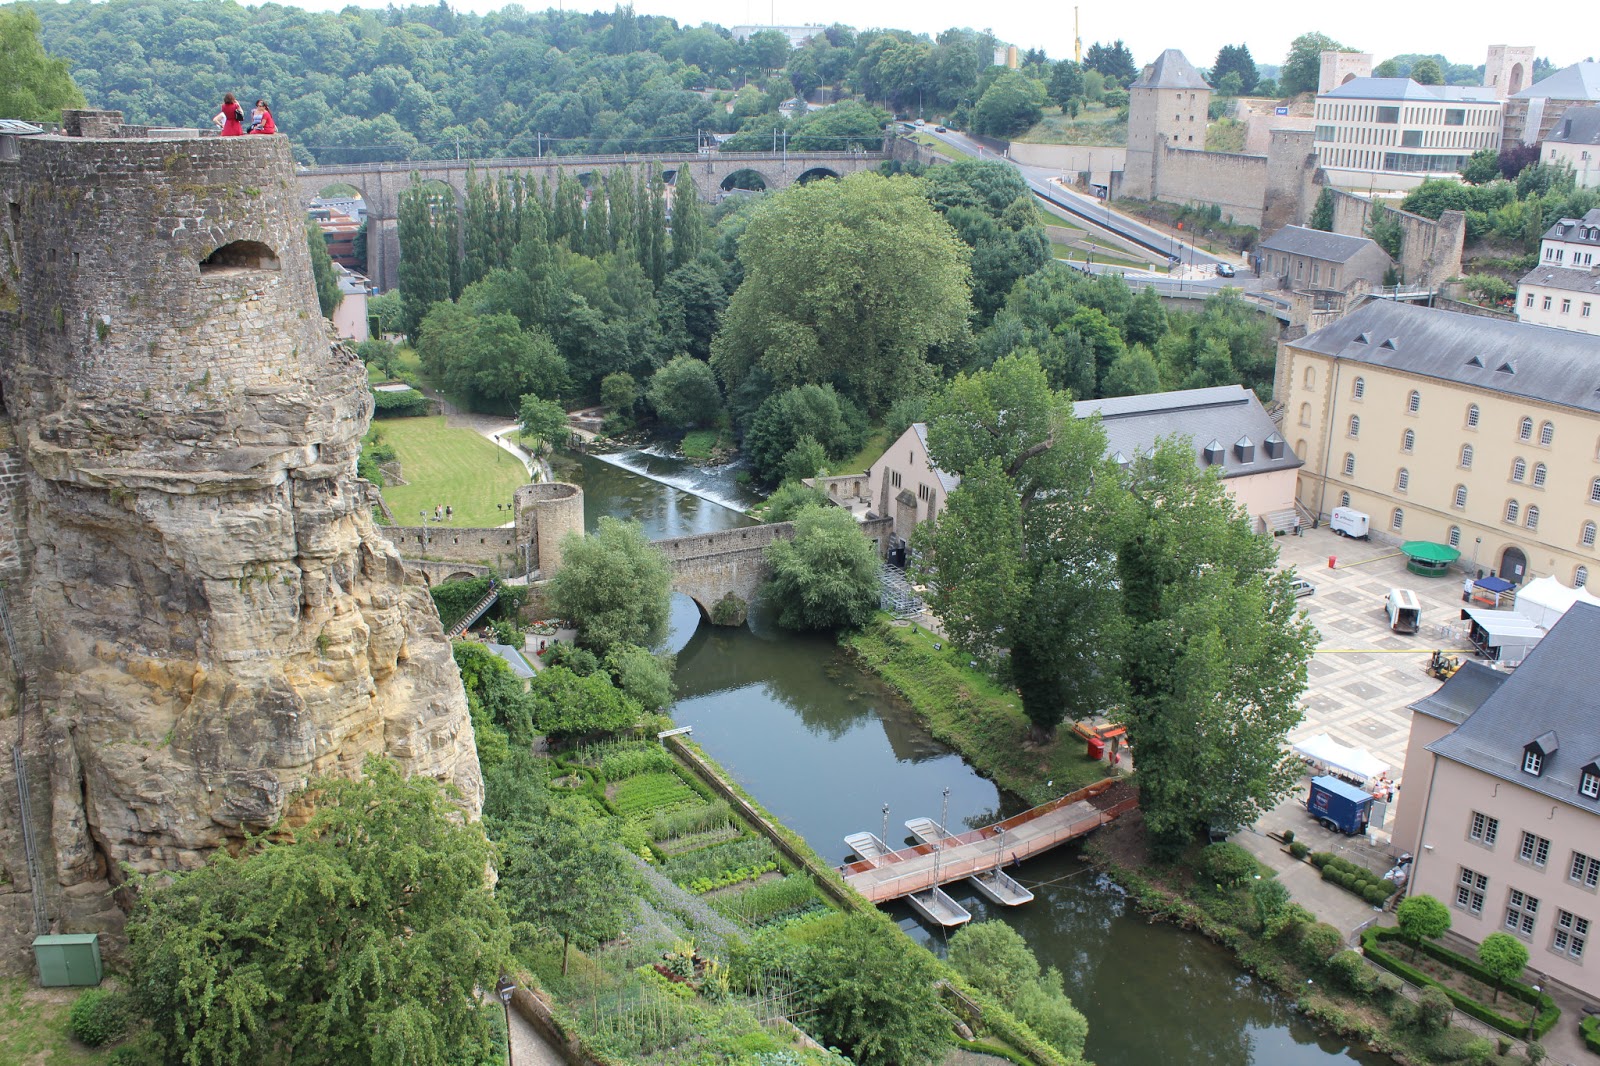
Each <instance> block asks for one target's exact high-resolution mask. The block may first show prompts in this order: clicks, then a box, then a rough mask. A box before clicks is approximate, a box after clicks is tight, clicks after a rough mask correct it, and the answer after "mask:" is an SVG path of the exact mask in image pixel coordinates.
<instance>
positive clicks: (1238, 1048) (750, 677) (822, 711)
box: [561, 453, 1389, 1066]
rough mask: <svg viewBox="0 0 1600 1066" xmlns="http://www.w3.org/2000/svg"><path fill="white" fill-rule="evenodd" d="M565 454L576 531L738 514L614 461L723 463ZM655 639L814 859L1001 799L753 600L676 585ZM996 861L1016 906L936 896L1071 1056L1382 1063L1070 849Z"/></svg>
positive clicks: (839, 658)
mask: <svg viewBox="0 0 1600 1066" xmlns="http://www.w3.org/2000/svg"><path fill="white" fill-rule="evenodd" d="M577 462H578V464H579V466H578V467H575V468H569V469H567V470H564V471H562V474H561V476H569V477H573V478H574V479H578V478H581V479H582V481H583V484H584V493H585V506H586V512H587V518H588V521H589V523H590V525H591V526H592V525H593V524H594V523H595V522H596V521H598V519H599V517H600V516H601V515H606V514H614V515H617V516H619V517H631V518H638V519H639V520H640V521H642V522H644V523H645V525H646V528H647V530H649V531H650V533H651V535H652V536H654V537H661V536H679V535H683V534H687V533H699V532H710V531H713V530H716V529H726V528H731V527H733V526H737V525H741V524H745V523H746V522H748V521H749V520H748V519H747V518H745V517H744V516H743V515H741V514H739V513H738V512H736V511H733V510H730V509H729V508H727V507H724V506H721V505H720V504H718V503H714V502H712V501H711V500H710V499H705V498H702V497H699V496H690V495H687V494H686V493H685V492H684V491H680V490H678V489H676V488H674V487H672V485H670V484H664V483H662V482H660V481H653V480H648V479H647V478H646V477H645V476H643V475H642V474H640V473H636V472H634V471H633V470H632V469H629V467H639V468H649V469H650V470H651V473H652V476H655V477H663V478H666V479H668V480H669V481H674V480H675V481H682V482H684V483H685V485H686V487H691V488H692V490H698V491H700V492H702V493H704V494H705V495H707V496H719V495H720V496H722V497H723V498H727V499H730V500H736V499H737V498H738V497H737V496H736V495H735V493H736V492H737V486H736V485H735V484H734V482H733V481H732V477H731V472H729V471H726V470H724V471H722V472H720V473H719V472H712V473H710V474H707V473H705V472H701V471H696V470H695V469H694V468H693V467H690V466H688V464H683V463H681V461H678V460H671V459H668V458H664V457H662V456H656V455H651V456H648V457H646V456H642V455H640V454H639V453H625V454H623V455H621V456H616V457H611V458H610V460H609V461H602V460H600V459H598V458H595V457H592V456H584V457H581V458H580V459H578V460H577ZM686 467H687V469H685V468H686ZM690 501H693V502H690ZM668 645H669V647H670V648H671V649H672V650H673V651H675V652H677V654H678V664H677V673H676V681H677V686H678V700H677V703H676V705H675V706H674V707H673V708H672V715H673V717H674V719H676V721H677V722H678V724H679V725H687V726H693V727H694V738H695V740H696V741H697V742H699V743H700V745H701V746H702V747H704V748H705V749H706V751H707V752H709V753H710V754H711V755H712V756H713V757H715V758H716V759H717V760H718V761H719V762H721V763H722V765H723V766H724V767H725V768H726V769H727V771H728V772H729V773H730V774H731V775H732V776H733V777H734V778H735V779H736V780H738V782H739V784H740V785H742V786H743V787H744V788H745V789H746V790H748V791H749V792H750V793H751V795H753V796H755V797H756V799H758V800H759V801H760V802H761V803H762V804H763V805H765V806H766V807H767V809H768V810H770V811H772V813H773V814H775V815H776V816H778V817H779V818H780V819H782V820H783V822H784V823H785V824H787V825H788V826H790V827H791V828H792V829H794V830H795V832H797V833H799V834H800V835H801V836H803V837H804V838H805V839H806V841H807V842H808V843H809V844H810V845H811V846H812V848H813V849H815V850H816V851H817V853H818V854H820V855H821V856H822V857H823V858H824V859H827V860H829V861H833V862H840V861H843V859H844V856H845V853H846V848H845V844H844V839H843V838H844V836H845V834H847V833H852V832H857V831H859V830H863V829H868V830H872V831H873V832H879V833H881V832H882V831H883V822H884V813H883V808H884V806H885V805H886V804H887V805H888V807H889V828H888V837H889V839H890V840H891V841H899V840H900V839H901V838H903V837H904V836H905V829H904V822H905V820H906V819H908V818H913V817H918V816H927V817H932V818H938V817H940V813H941V805H942V804H943V803H944V802H945V797H944V795H943V790H945V789H949V797H948V803H949V817H948V822H949V823H950V824H951V825H967V824H972V825H976V824H981V823H983V822H987V821H992V820H993V819H994V817H995V815H996V814H997V813H999V812H1004V813H1008V814H1009V813H1013V812H1014V811H1016V810H1017V809H1019V808H1018V805H1017V804H1016V803H1015V802H1014V801H1010V800H1008V798H1007V797H1004V796H1002V795H1001V793H1000V791H999V790H998V789H997V788H996V787H995V785H994V784H993V783H992V782H990V781H988V780H987V779H986V778H984V777H982V776H980V775H979V774H978V773H977V772H976V771H974V770H973V769H972V768H971V767H970V766H968V765H967V764H966V763H965V761H964V760H962V758H961V757H960V756H959V755H957V754H956V753H954V752H952V751H951V750H950V749H948V748H946V747H945V746H943V745H942V744H940V743H938V742H937V741H935V740H934V739H933V738H932V737H930V736H929V735H928V733H927V732H926V731H925V730H924V729H923V728H922V727H921V726H920V725H919V724H918V723H917V721H916V719H915V717H914V716H913V715H912V714H911V712H910V710H909V708H908V707H906V705H905V704H904V703H903V701H901V700H899V699H898V698H897V697H895V696H894V695H893V694H892V693H891V692H889V691H888V690H887V689H886V688H885V687H884V686H883V685H882V684H881V683H880V682H879V681H878V680H877V679H876V678H875V677H873V676H872V675H870V674H868V673H866V672H864V671H862V670H860V669H858V668H857V667H856V666H855V665H854V664H853V663H851V662H850V661H849V659H848V658H847V657H846V656H844V655H843V654H842V653H841V652H840V650H839V649H838V647H837V646H836V645H835V644H834V643H833V642H832V641H831V640H827V639H824V638H820V637H809V636H796V635H794V634H791V633H782V632H777V631H774V630H773V629H771V628H770V627H769V626H767V625H766V624H764V621H763V617H762V612H761V611H760V610H759V609H757V610H756V611H755V612H754V615H753V618H752V622H751V625H750V626H749V627H744V628H740V629H726V628H721V627H714V626H711V625H709V624H702V623H701V622H700V620H699V613H698V610H697V609H696V608H695V606H694V605H693V603H692V602H690V601H689V600H688V599H686V598H685V597H682V596H677V597H674V601H673V611H672V634H671V636H670V637H669V638H668ZM1013 872H1014V873H1015V875H1016V877H1017V879H1018V880H1020V881H1022V882H1023V883H1024V884H1025V885H1027V886H1028V887H1029V888H1031V889H1032V890H1033V892H1034V894H1035V897H1036V898H1035V899H1034V901H1033V902H1032V903H1029V904H1026V905H1024V906H1022V907H1018V908H991V907H990V905H988V904H986V902H985V901H984V900H983V899H982V897H980V896H978V895H977V894H976V893H975V892H972V891H969V890H965V889H964V888H963V887H962V886H960V885H956V886H953V887H952V888H951V889H950V891H951V894H952V895H954V896H955V897H956V898H957V899H958V900H959V901H960V902H961V903H962V904H963V905H965V906H966V907H967V909H968V910H970V911H972V912H973V915H974V917H975V918H978V919H981V918H991V917H992V918H998V919H1000V920H1002V921H1006V922H1008V923H1010V924H1011V925H1012V926H1013V927H1014V928H1016V930H1017V931H1018V932H1019V933H1021V934H1022V935H1023V937H1024V938H1025V939H1026V940H1027V942H1028V944H1029V946H1030V947H1032V949H1033V951H1034V953H1035V954H1036V955H1037V956H1038V958H1039V961H1040V963H1041V964H1043V965H1045V966H1055V967H1058V968H1059V969H1060V970H1061V972H1062V974H1063V976H1064V977H1065V981H1066V987H1067V992H1068V994H1069V995H1070V996H1071V997H1072V1000H1073V1002H1074V1003H1075V1004H1077V1006H1078V1008H1079V1009H1080V1010H1082V1011H1083V1013H1084V1014H1085V1015H1086V1016H1087V1017H1088V1019H1089V1043H1088V1047H1087V1048H1086V1052H1087V1054H1088V1056H1089V1058H1090V1059H1092V1060H1093V1061H1094V1062H1096V1063H1098V1064H1099V1066H1165V1064H1171V1066H1201V1064H1216V1066H1312V1064H1330V1063H1335V1062H1352V1061H1353V1062H1359V1063H1363V1064H1364V1066H1380V1064H1382V1063H1387V1062H1388V1061H1389V1060H1387V1059H1385V1058H1382V1057H1380V1056H1372V1055H1367V1054H1364V1053H1359V1052H1355V1051H1352V1050H1350V1049H1348V1048H1347V1047H1346V1045H1345V1044H1344V1042H1342V1041H1340V1040H1338V1039H1337V1038H1327V1037H1322V1036H1319V1035H1318V1034H1317V1033H1316V1032H1315V1031H1314V1030H1313V1029H1312V1028H1311V1026H1309V1025H1308V1024H1307V1023H1306V1022H1305V1021H1304V1020H1303V1019H1302V1018H1301V1017H1300V1016H1299V1015H1297V1014H1296V1013H1294V1011H1293V1010H1292V1009H1291V1007H1290V1004H1289V1003H1288V1001H1287V1000H1285V998H1284V997H1283V996H1281V995H1279V994H1278V993H1276V992H1274V991H1273V990H1271V989H1269V988H1267V987H1265V986H1264V985H1262V984H1261V983H1260V982H1258V981H1256V980H1255V979H1254V978H1252V977H1251V976H1249V975H1247V974H1243V973H1241V972H1240V971H1239V970H1238V969H1237V968H1236V967H1235V966H1234V965H1233V963H1232V961H1231V960H1230V959H1229V957H1228V956H1227V955H1226V953H1225V952H1223V951H1222V950H1221V949H1219V948H1217V947H1216V946H1215V945H1213V944H1211V943H1210V942H1209V941H1207V940H1205V939H1204V938H1201V937H1198V936H1195V935H1193V934H1190V933H1186V932H1183V931H1181V930H1178V929H1176V928H1173V927H1171V926H1168V925H1161V924H1151V923H1150V922H1149V921H1147V920H1146V919H1144V918H1143V917H1141V916H1140V915H1138V914H1137V913H1136V912H1135V911H1134V909H1133V907H1132V906H1131V905H1130V904H1129V903H1128V902H1127V901H1126V900H1125V899H1124V898H1123V896H1122V894H1121V893H1120V892H1119V891H1118V890H1117V889H1116V888H1115V886H1113V885H1111V884H1109V883H1108V882H1106V881H1105V880H1104V879H1103V878H1100V877H1098V876H1097V875H1096V874H1095V873H1094V872H1093V871H1092V870H1090V869H1089V868H1088V867H1087V866H1086V865H1085V864H1084V863H1083V862H1082V861H1081V859H1079V858H1078V856H1077V853H1076V850H1075V849H1072V848H1064V849H1060V850H1058V851H1056V852H1053V853H1050V854H1047V855H1044V856H1041V857H1039V858H1037V859H1034V860H1032V861H1030V862H1027V863H1024V864H1023V865H1021V866H1020V867H1018V868H1017V869H1016V870H1015V871H1013ZM995 911H999V912H1000V913H994V912H995ZM890 913H891V914H893V916H894V917H895V919H896V920H897V921H898V922H899V924H900V926H901V928H903V929H905V930H906V931H907V932H908V933H910V934H911V935H912V936H914V937H916V938H917V939H918V940H919V941H921V942H923V943H925V944H927V945H928V946H929V947H931V948H933V949H934V950H935V951H940V950H942V948H943V942H944V934H943V933H942V932H941V931H934V930H930V929H928V928H927V927H925V926H923V925H922V924H920V923H919V922H918V921H917V920H916V918H915V917H914V916H912V915H911V913H910V912H909V910H906V909H905V908H904V907H903V906H899V905H896V907H894V908H892V909H891V911H890Z"/></svg>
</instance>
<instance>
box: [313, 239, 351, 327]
mask: <svg viewBox="0 0 1600 1066" xmlns="http://www.w3.org/2000/svg"><path fill="white" fill-rule="evenodd" d="M306 246H307V247H308V248H310V249H311V278H312V280H313V281H314V282H315V283H316V286H317V306H318V307H319V308H321V310H322V317H323V318H332V317H333V312H334V311H336V310H337V309H338V307H339V305H340V304H341V303H343V302H344V293H342V292H340V291H339V275H338V274H337V273H336V272H335V271H334V269H333V258H332V257H331V256H330V255H328V240H327V238H326V237H324V236H323V235H322V228H321V227H320V226H318V225H317V224H316V223H315V222H313V221H311V220H310V219H307V220H306Z"/></svg>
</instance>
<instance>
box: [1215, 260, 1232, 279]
mask: <svg viewBox="0 0 1600 1066" xmlns="http://www.w3.org/2000/svg"><path fill="white" fill-rule="evenodd" d="M1217 277H1219V278H1231V277H1233V265H1232V264H1230V263H1218V264H1217Z"/></svg>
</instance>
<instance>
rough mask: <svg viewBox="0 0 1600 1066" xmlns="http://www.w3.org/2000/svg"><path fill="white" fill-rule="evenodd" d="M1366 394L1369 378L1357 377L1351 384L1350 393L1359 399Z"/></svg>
mask: <svg viewBox="0 0 1600 1066" xmlns="http://www.w3.org/2000/svg"><path fill="white" fill-rule="evenodd" d="M1366 394H1367V379H1366V378H1356V379H1355V381H1354V382H1352V383H1351V385H1350V395H1351V396H1353V397H1354V398H1356V399H1358V400H1359V399H1361V397H1363V396H1365V395H1366Z"/></svg>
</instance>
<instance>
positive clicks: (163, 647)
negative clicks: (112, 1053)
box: [0, 127, 482, 939]
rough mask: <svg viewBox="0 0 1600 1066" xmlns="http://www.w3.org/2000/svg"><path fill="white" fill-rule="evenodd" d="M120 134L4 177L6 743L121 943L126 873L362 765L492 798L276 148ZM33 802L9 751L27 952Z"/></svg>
mask: <svg viewBox="0 0 1600 1066" xmlns="http://www.w3.org/2000/svg"><path fill="white" fill-rule="evenodd" d="M110 132H111V133H113V136H109V137H102V138H99V139H86V138H78V137H49V138H30V139H27V140H25V141H24V142H23V143H22V145H21V147H20V152H19V155H20V161H19V162H18V163H16V164H14V165H13V166H14V167H15V173H10V172H4V173H0V183H3V187H4V188H5V190H6V192H5V195H6V196H7V197H9V198H11V200H12V203H13V204H14V205H16V206H14V207H13V209H12V211H11V218H10V220H9V221H10V225H11V227H12V229H11V238H12V240H11V244H10V247H12V248H14V249H16V252H15V254H16V255H17V257H18V265H19V266H20V271H18V272H17V273H16V274H13V277H17V278H18V299H17V303H18V310H17V312H16V313H10V312H0V348H4V349H8V351H9V354H8V357H7V358H6V359H5V360H4V364H5V365H4V368H3V369H0V384H3V387H4V399H5V407H6V409H7V412H8V414H9V416H10V420H11V423H12V428H13V431H14V435H15V443H14V448H13V453H14V456H15V458H17V459H19V460H20V468H21V472H22V474H23V475H24V478H23V480H22V485H21V489H20V496H21V498H22V500H23V502H24V503H25V506H24V507H15V508H13V509H12V516H11V517H12V519H13V522H12V529H11V530H6V531H0V567H3V566H4V561H5V559H6V557H7V556H6V552H5V543H4V542H5V537H6V535H7V533H10V532H14V534H15V537H16V540H17V543H18V545H19V547H18V550H17V551H16V552H15V553H13V555H12V558H14V560H15V563H14V569H15V570H16V577H15V579H10V578H9V575H6V574H0V578H8V580H7V586H8V587H7V589H6V592H5V595H4V605H5V606H6V607H7V610H8V614H9V616H10V618H11V620H12V621H13V622H17V623H18V624H17V625H16V626H14V630H15V632H13V634H12V639H11V647H12V648H14V649H15V651H14V656H15V659H16V661H15V662H14V663H13V664H12V669H13V671H14V673H15V674H16V675H17V677H18V678H19V679H20V682H21V684H20V685H18V686H17V688H18V690H19V691H20V692H21V696H20V697H13V698H12V699H11V703H12V705H13V706H15V707H16V708H18V710H19V713H17V714H16V715H14V716H13V717H12V718H11V719H10V720H7V721H3V722H0V733H4V734H7V735H6V736H4V737H0V740H12V741H15V742H19V743H20V744H21V747H22V749H23V752H24V755H25V760H24V761H25V765H26V773H27V775H28V778H29V784H30V786H31V799H32V812H33V816H34V818H33V824H34V828H35V835H36V836H38V837H39V839H40V841H41V842H42V844H43V848H44V850H45V852H46V854H45V856H44V860H43V863H42V865H43V867H44V869H43V880H44V881H45V882H46V884H45V896H46V898H47V904H48V905H47V910H48V912H49V916H50V917H51V918H52V919H54V920H58V921H59V922H60V923H61V924H62V925H63V926H64V927H67V928H72V929H77V928H83V927H85V926H89V927H93V926H96V925H99V926H115V924H116V915H115V913H114V912H112V911H110V910H108V899H109V892H110V890H111V889H112V888H113V887H114V886H115V885H116V884H118V883H119V882H120V881H121V880H123V879H124V877H125V876H126V875H125V873H124V871H125V870H128V869H131V870H135V871H156V870H162V869H172V868H182V867H187V866H192V865H195V864H197V863H200V862H202V861H203V860H204V857H205V856H206V855H207V854H208V853H209V852H210V851H211V850H212V849H214V848H217V847H220V846H228V845H229V844H230V843H232V842H234V841H237V840H238V839H240V838H241V837H242V835H243V834H244V833H246V832H256V831H260V830H261V829H263V828H265V827H267V826H270V825H272V824H274V823H275V822H276V821H277V820H278V819H279V818H280V817H282V816H284V815H285V814H292V813H293V812H290V811H288V810H287V805H288V804H289V801H290V799H291V797H292V796H293V794H294V793H295V791H296V790H297V789H298V788H299V787H300V786H301V785H303V784H304V783H305V782H306V780H307V779H308V778H310V777H312V776H314V775H318V774H327V773H332V774H350V773H354V772H356V771H357V770H358V769H359V768H360V765H361V762H362V760H363V759H364V758H365V757H366V756H367V755H369V754H383V755H387V756H388V757H390V758H392V759H394V760H396V762H397V763H398V764H399V765H400V766H401V767H402V768H403V770H404V771H405V772H407V773H410V774H427V775H429V776H432V777H436V778H439V779H441V780H445V781H449V782H451V783H453V784H454V785H455V786H456V787H457V788H458V789H459V790H460V792H461V795H462V800H463V804H464V806H465V807H466V808H467V810H468V811H469V812H471V813H473V814H476V812H477V810H478V808H479V806H480V804H481V796H482V787H481V782H480V779H479V774H478V765H477V757H476V754H475V749H474V743H473V735H472V726H471V720H470V718H469V716H468V713H467V705H466V698H465V695H464V693H463V691H462V688H461V682H460V679H459V676H458V675H457V673H456V670H455V666H454V663H453V661H452V659H451V654H450V646H449V643H448V642H447V641H446V640H445V638H444V634H443V631H442V630H441V628H440V626H439V621H438V616H437V613H436V612H435V610H434V608H433V604H432V601H431V599H430V598H429V596H428V594H427V591H426V588H425V587H424V586H423V585H422V583H421V581H420V579H417V578H415V577H408V575H407V572H406V570H405V569H404V567H403V566H402V564H401V561H400V557H399V555H398V553H397V552H396V551H395V550H394V549H393V548H392V547H391V546H390V545H389V544H388V542H387V541H385V540H384V539H383V538H382V536H381V535H380V534H379V532H378V530H377V529H376V528H375V527H374V525H373V523H372V519H371V511H370V507H369V505H368V502H367V492H366V485H365V483H364V482H362V481H360V480H359V479H358V478H357V477H356V473H355V459H356V455H357V452H358V451H359V448H360V439H361V436H362V434H363V433H364V432H365V430H366V428H367V425H368V422H369V420H370V417H371V413H372V407H371V397H370V393H369V391H368V389H367V387H366V375H365V372H364V369H363V367H362V365H361V363H360V361H359V360H358V359H356V358H355V357H354V356H353V355H352V354H351V353H350V352H349V351H348V350H346V349H345V348H343V347H342V346H339V345H337V344H334V343H332V342H331V340H330V337H329V335H328V333H327V331H326V326H325V323H324V321H323V319H322V318H321V316H320V315H319V314H318V311H317V304H316V296H315V292H314V289H313V285H312V280H311V269H310V259H309V255H308V253H307V250H306V240H305V235H304V223H303V221H302V220H303V218H304V215H303V211H302V209H301V207H300V205H298V204H297V203H296V202H295V199H294V194H293V181H292V167H291V160H290V155H289V151H288V147H287V145H286V143H284V139H283V138H282V137H239V138H227V139H221V138H207V139H203V140H188V141H166V142H163V141H152V140H146V139H141V138H138V137H127V136H115V134H116V133H118V132H126V131H118V130H117V129H116V128H115V127H112V128H111V130H110ZM19 207H20V210H18V208H19ZM3 266H4V264H0V267H3ZM4 470H5V465H4V460H3V458H0V475H3V473H4ZM5 517H6V516H5V514H4V507H3V501H0V524H3V523H4V520H5ZM19 620H20V621H19ZM4 705H5V704H4V701H3V700H0V706H4ZM0 713H4V712H3V711H0ZM15 798H16V790H15V781H14V775H13V774H12V773H11V766H10V760H9V759H8V760H6V761H5V764H4V765H3V766H0V923H4V926H5V929H4V934H5V935H7V939H11V938H12V937H14V936H17V935H19V934H20V933H24V932H25V933H27V934H28V935H31V914H28V913H26V912H25V911H23V910H22V909H21V908H20V907H19V900H18V899H11V900H9V901H8V900H7V899H6V898H5V897H6V895H7V893H8V890H9V892H10V894H11V895H13V896H20V895H21V894H22V893H23V892H24V891H25V890H26V888H27V886H28V877H27V876H26V873H25V867H24V864H23V863H22V855H21V844H20V841H19V840H18V839H17V837H18V834H17V833H16V831H15V826H16V819H15V818H11V819H7V818H5V815H6V814H7V813H11V812H13V811H14V803H15ZM7 879H9V882H10V883H9V884H7V883H6V880H7ZM19 924H27V925H28V926H29V928H28V929H27V930H21V929H19V928H18V926H19Z"/></svg>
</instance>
